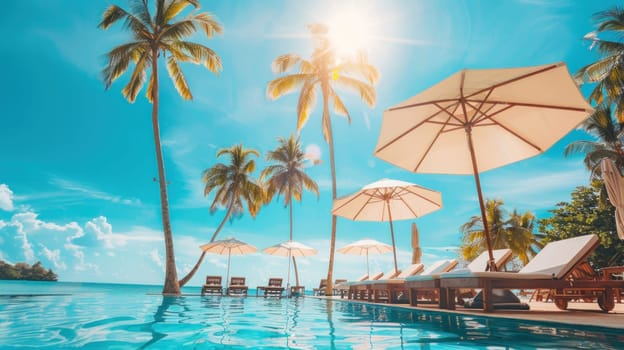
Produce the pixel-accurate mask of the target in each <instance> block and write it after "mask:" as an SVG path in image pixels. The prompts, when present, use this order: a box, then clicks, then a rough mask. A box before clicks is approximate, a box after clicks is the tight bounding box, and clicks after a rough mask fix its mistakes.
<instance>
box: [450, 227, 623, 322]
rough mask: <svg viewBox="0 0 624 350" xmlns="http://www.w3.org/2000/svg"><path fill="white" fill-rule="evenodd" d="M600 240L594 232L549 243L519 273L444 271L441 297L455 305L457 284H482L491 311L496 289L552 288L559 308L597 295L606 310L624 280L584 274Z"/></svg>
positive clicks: (475, 286) (494, 306)
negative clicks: (573, 300)
mask: <svg viewBox="0 0 624 350" xmlns="http://www.w3.org/2000/svg"><path fill="white" fill-rule="evenodd" d="M599 243H600V241H599V239H598V236H596V235H594V234H590V235H585V236H579V237H574V238H568V239H564V240H560V241H556V242H551V243H548V244H547V245H546V246H545V247H544V248H543V249H542V250H541V251H540V252H539V253H538V254H537V255H536V256H535V257H533V259H531V261H529V263H528V264H527V265H526V266H524V267H523V268H522V269H521V270H520V271H519V272H517V273H511V272H489V271H488V272H469V273H465V272H464V273H461V272H460V273H453V272H449V273H446V274H441V275H440V290H441V297H442V295H443V296H444V297H445V298H446V303H444V304H445V306H446V307H448V308H449V309H454V308H455V303H454V302H452V301H453V299H454V295H455V290H456V289H457V288H466V287H468V288H479V289H481V290H482V306H483V310H484V311H486V312H491V311H493V310H494V309H495V308H496V307H498V305H495V303H494V299H493V297H494V293H493V291H494V290H500V289H503V290H505V289H529V288H531V289H551V290H555V293H554V294H553V300H555V305H557V307H559V308H560V309H566V308H567V304H568V300H570V299H575V298H594V299H596V300H597V302H598V305H599V306H600V308H601V309H602V310H603V311H610V310H612V309H613V308H614V307H615V302H614V289H616V288H623V287H624V281H616V280H602V279H600V278H599V277H597V278H592V277H589V278H588V277H583V276H586V275H587V273H588V268H591V266H589V264H587V263H586V260H587V257H588V256H589V255H590V254H591V253H592V252H593V251H594V249H596V247H597V246H598V244H599ZM596 276H597V275H596ZM442 291H444V292H442ZM442 304H443V303H441V305H442Z"/></svg>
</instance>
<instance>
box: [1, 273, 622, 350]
mask: <svg viewBox="0 0 624 350" xmlns="http://www.w3.org/2000/svg"><path fill="white" fill-rule="evenodd" d="M159 291H160V287H158V286H135V285H112V284H88V283H85V284H81V283H61V282H58V283H50V282H15V281H0V349H25V348H47V349H63V348H86V349H177V348H189V349H224V348H227V349H624V332H622V331H621V330H614V329H609V328H597V327H596V328H589V327H570V326H565V325H560V324H540V323H532V322H512V321H507V320H500V319H492V318H480V317H463V316H454V315H448V314H443V313H437V312H414V311H411V310H404V309H400V308H396V307H386V306H377V305H364V304H357V303H349V302H339V301H329V302H328V301H325V300H319V299H315V298H293V299H281V300H279V299H264V298H255V297H248V298H229V297H199V296H186V297H178V298H164V297H162V296H160V295H157V294H156V295H154V294H151V293H158V292H159ZM183 292H185V293H198V292H199V288H185V289H184V290H183ZM34 294H38V295H34Z"/></svg>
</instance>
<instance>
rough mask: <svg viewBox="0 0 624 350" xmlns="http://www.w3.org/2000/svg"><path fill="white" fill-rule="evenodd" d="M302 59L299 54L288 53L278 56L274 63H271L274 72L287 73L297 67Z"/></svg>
mask: <svg viewBox="0 0 624 350" xmlns="http://www.w3.org/2000/svg"><path fill="white" fill-rule="evenodd" d="M301 61H302V59H301V57H299V55H295V54H286V55H281V56H278V57H277V58H276V59H275V60H273V63H271V69H272V70H273V72H274V73H285V72H288V71H289V70H291V69H292V68H293V67H295V66H296V65H297V64H298V63H299V62H301Z"/></svg>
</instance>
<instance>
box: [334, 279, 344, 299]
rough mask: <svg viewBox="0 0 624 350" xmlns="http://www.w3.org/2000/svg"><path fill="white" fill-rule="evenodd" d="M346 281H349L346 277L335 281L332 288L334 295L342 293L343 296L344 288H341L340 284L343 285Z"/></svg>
mask: <svg viewBox="0 0 624 350" xmlns="http://www.w3.org/2000/svg"><path fill="white" fill-rule="evenodd" d="M344 283H347V280H345V279H338V278H337V279H336V280H335V281H334V287H333V288H332V295H340V296H341V297H342V296H343V292H342V291H343V289H341V288H339V287H338V286H342V285H343V284H344Z"/></svg>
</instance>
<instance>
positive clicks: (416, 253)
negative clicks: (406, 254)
mask: <svg viewBox="0 0 624 350" xmlns="http://www.w3.org/2000/svg"><path fill="white" fill-rule="evenodd" d="M421 257H422V250H421V249H420V239H419V237H418V227H417V226H416V223H415V222H412V264H419V263H420V258H421Z"/></svg>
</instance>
